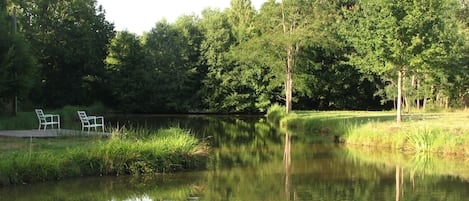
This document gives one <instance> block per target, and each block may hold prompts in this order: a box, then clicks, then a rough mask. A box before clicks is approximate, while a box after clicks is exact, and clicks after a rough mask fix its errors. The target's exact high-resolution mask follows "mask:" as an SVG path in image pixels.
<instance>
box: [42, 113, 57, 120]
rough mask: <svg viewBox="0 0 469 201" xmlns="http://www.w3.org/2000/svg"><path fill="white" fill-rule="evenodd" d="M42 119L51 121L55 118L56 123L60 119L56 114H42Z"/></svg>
mask: <svg viewBox="0 0 469 201" xmlns="http://www.w3.org/2000/svg"><path fill="white" fill-rule="evenodd" d="M44 118H50V119H51V120H52V121H53V120H54V118H57V121H58V120H59V119H60V115H58V114H44Z"/></svg>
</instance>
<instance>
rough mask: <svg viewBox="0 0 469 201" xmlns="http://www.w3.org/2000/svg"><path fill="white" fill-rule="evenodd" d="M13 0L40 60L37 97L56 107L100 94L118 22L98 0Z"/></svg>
mask: <svg viewBox="0 0 469 201" xmlns="http://www.w3.org/2000/svg"><path fill="white" fill-rule="evenodd" d="M14 2H15V3H16V5H17V6H19V7H20V8H21V10H22V12H21V16H22V17H21V18H20V19H21V26H20V27H21V30H22V31H23V32H24V33H25V35H26V37H27V39H28V40H29V41H30V42H31V44H32V49H33V51H34V54H35V55H36V57H37V59H38V62H39V63H40V66H41V71H40V76H41V78H40V82H39V83H37V86H36V88H35V93H34V94H33V99H34V100H35V101H36V102H37V103H39V104H42V105H45V106H52V107H59V106H64V105H67V104H89V103H91V102H94V101H97V100H99V90H98V88H99V87H100V86H101V85H100V82H99V81H100V79H101V77H102V74H103V73H104V62H103V60H104V58H105V57H106V55H107V44H108V43H109V41H110V39H111V38H112V37H113V35H114V31H113V28H114V26H113V25H112V24H111V23H109V22H107V21H106V20H105V15H104V11H103V9H102V8H101V7H97V6H96V0H39V1H36V0H34V1H33V0H26V1H14Z"/></svg>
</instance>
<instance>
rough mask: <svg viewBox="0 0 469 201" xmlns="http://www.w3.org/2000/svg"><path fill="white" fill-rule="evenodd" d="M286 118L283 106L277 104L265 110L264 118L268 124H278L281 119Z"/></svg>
mask: <svg viewBox="0 0 469 201" xmlns="http://www.w3.org/2000/svg"><path fill="white" fill-rule="evenodd" d="M285 116H286V109H285V106H281V105H279V104H273V105H272V106H270V107H269V109H267V114H266V117H267V119H268V120H269V121H270V122H275V123H278V122H280V120H281V119H282V118H284V117H285Z"/></svg>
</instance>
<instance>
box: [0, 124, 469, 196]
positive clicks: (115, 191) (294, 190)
mask: <svg viewBox="0 0 469 201" xmlns="http://www.w3.org/2000/svg"><path fill="white" fill-rule="evenodd" d="M130 120H131V121H130ZM111 121H112V122H113V124H114V125H117V124H119V126H124V125H125V126H126V127H129V126H132V127H139V126H144V127H147V128H151V129H158V128H161V127H170V126H179V127H181V128H188V129H191V130H192V131H193V133H194V134H195V135H197V136H199V137H200V138H201V139H205V140H207V141H208V142H209V143H210V145H211V146H212V147H213V150H212V154H211V160H210V162H209V164H208V165H207V170H205V171H199V172H187V173H176V174H159V175H151V176H145V177H135V176H119V177H98V178H75V179H68V180H64V181H54V182H44V183H37V184H30V185H29V184H28V185H26V184H25V185H20V186H16V187H6V188H0V200H2V201H3V200H5V201H7V200H8V201H10V200H11V201H15V200H44V201H49V200H50V201H62V200H72V201H85V200H103V201H124V200H125V201H147V200H148V201H156V200H158V201H162V200H183V201H187V200H206V201H218V200H220V201H277V200H278V201H284V200H285V201H289V200H291V201H293V200H312V201H329V200H336V201H362V200H363V201H368V200H369V201H388V200H389V201H391V200H393V201H411V200H415V201H432V200H448V201H450V200H454V201H459V200H469V165H468V164H467V162H464V161H463V160H462V159H459V160H457V159H453V160H442V159H438V158H434V157H430V156H426V155H417V156H406V155H402V154H399V153H390V152H386V151H378V150H364V149H363V148H353V147H342V146H339V145H335V144H331V143H325V142H322V143H321V139H323V138H318V137H317V136H316V135H314V134H312V133H311V134H296V135H290V134H286V133H282V132H280V131H278V130H277V129H275V128H273V127H272V126H270V125H269V124H268V123H267V122H266V121H265V120H264V119H262V118H259V117H228V116H226V117H223V116H217V117H213V116H211V117H209V116H204V117H201V116H171V117H168V116H164V117H163V116H126V117H114V118H112V119H111ZM326 138H327V137H326Z"/></svg>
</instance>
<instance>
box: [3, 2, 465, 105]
mask: <svg viewBox="0 0 469 201" xmlns="http://www.w3.org/2000/svg"><path fill="white" fill-rule="evenodd" d="M15 14H16V22H17V23H16V26H14V22H15ZM105 14H106V13H105V8H102V7H101V6H99V5H97V2H96V0H0V27H1V28H0V114H7V113H11V112H12V110H13V109H12V108H13V105H14V102H15V101H14V100H15V97H16V98H17V99H18V103H19V107H20V108H23V109H29V108H33V107H39V106H40V107H47V108H59V107H63V106H65V105H90V104H93V103H96V102H100V103H103V104H105V105H106V106H108V107H110V108H113V109H115V110H116V111H120V112H126V113H185V112H223V113H225V112H226V113H231V112H236V113H259V112H265V110H266V108H268V107H269V106H270V105H272V104H274V103H280V104H286V105H287V108H288V107H289V106H290V107H291V105H292V106H293V109H319V110H329V109H351V110H381V109H391V108H393V106H394V107H396V105H397V103H399V102H401V101H402V105H404V106H406V107H407V108H410V107H416V108H445V107H464V106H465V104H467V100H468V99H469V98H468V97H467V96H468V94H469V44H468V40H469V6H468V2H467V1H461V0H416V1H393V0H328V1H323V0H307V1H299V0H283V1H281V2H276V1H274V0H268V1H266V3H265V4H264V5H263V6H262V7H261V8H260V9H259V10H255V9H254V7H253V6H252V5H251V2H250V1H249V0H232V1H231V7H230V8H228V9H225V10H223V11H221V10H217V9H210V8H209V9H206V10H204V11H203V12H202V15H201V16H194V15H186V16H181V17H179V18H178V19H177V20H176V21H175V22H174V23H169V22H167V21H165V20H161V21H159V22H156V24H155V26H154V27H153V28H152V29H151V30H149V31H148V32H146V33H144V34H142V35H137V34H135V33H130V32H128V31H122V32H116V31H115V29H114V25H113V24H112V23H111V22H109V21H107V20H106V15H105ZM149 16H151V15H150V14H149ZM136 23H138V22H136ZM401 95H402V98H397V97H401ZM291 103H292V104H291Z"/></svg>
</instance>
